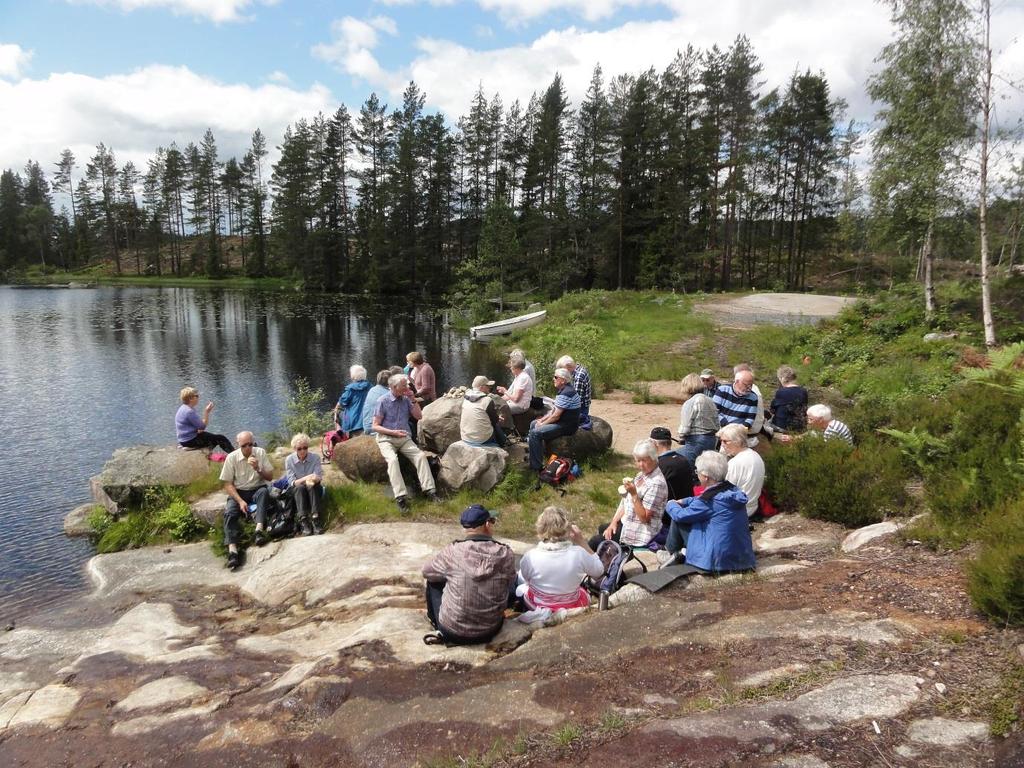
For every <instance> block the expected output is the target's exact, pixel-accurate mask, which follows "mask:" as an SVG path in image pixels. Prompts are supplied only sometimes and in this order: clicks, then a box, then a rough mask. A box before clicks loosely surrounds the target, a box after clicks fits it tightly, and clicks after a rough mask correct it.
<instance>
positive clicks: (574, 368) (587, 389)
mask: <svg viewBox="0 0 1024 768" xmlns="http://www.w3.org/2000/svg"><path fill="white" fill-rule="evenodd" d="M555 367H556V368H565V370H567V371H568V372H569V373H571V374H572V387H573V389H575V390H576V394H577V395H579V396H580V429H590V398H591V395H592V394H593V387H592V385H591V382H590V372H589V371H587V369H586V368H584V367H583V366H582V365H580V364H579V363H577V362H576V361H575V360H573V359H572V358H571V357H569V356H568V355H563V356H562V357H560V358H558V362H557V363H555Z"/></svg>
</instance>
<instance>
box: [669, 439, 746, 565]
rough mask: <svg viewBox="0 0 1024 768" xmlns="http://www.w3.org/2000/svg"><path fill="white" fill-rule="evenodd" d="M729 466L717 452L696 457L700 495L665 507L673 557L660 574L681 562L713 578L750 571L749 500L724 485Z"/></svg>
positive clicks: (729, 484) (740, 492)
mask: <svg viewBox="0 0 1024 768" xmlns="http://www.w3.org/2000/svg"><path fill="white" fill-rule="evenodd" d="M746 450H747V451H748V452H749V453H754V452H753V451H751V450H750V449H749V448H747V449H746ZM754 455H755V456H756V455H757V454H754ZM729 463H730V462H728V461H727V459H726V458H725V456H723V455H722V454H720V453H716V452H715V451H705V452H704V453H702V454H701V455H700V456H698V457H697V478H698V480H699V481H700V483H701V485H703V486H704V491H703V492H702V493H701V494H700V496H694V497H692V498H689V499H683V500H681V501H670V502H669V503H668V506H667V507H666V510H667V512H668V516H669V517H670V518H672V526H671V528H669V532H668V541H667V542H666V543H665V548H666V549H667V550H668V551H669V552H670V553H671V555H672V556H671V557H670V558H669V559H668V560H667V561H666V562H665V563H664V564H663V565H662V568H666V567H668V566H670V565H675V564H676V563H680V562H683V560H684V559H685V561H686V562H687V563H689V564H690V565H692V566H694V567H695V568H700V569H701V570H702V571H709V572H712V573H724V572H729V571H748V570H750V569H751V568H753V567H754V565H755V560H754V546H753V543H752V542H751V540H750V526H749V525H748V524H747V514H746V510H747V497H746V495H745V494H744V493H743V491H742V490H740V489H739V488H737V487H736V486H735V485H733V484H732V483H731V482H729V481H728V480H727V479H726V472H727V471H728V464H729Z"/></svg>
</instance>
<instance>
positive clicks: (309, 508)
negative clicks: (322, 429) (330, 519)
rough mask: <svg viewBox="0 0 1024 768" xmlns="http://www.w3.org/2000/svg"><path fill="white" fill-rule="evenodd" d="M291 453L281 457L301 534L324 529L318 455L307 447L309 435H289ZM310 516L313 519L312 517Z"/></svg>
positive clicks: (300, 433) (321, 477) (320, 469)
mask: <svg viewBox="0 0 1024 768" xmlns="http://www.w3.org/2000/svg"><path fill="white" fill-rule="evenodd" d="M292 450H293V451H294V452H293V453H290V454H288V458H286V459H285V460H284V469H285V476H286V477H287V478H288V490H289V492H290V493H291V494H292V498H293V499H294V500H295V517H296V522H297V523H298V524H299V533H300V534H301V535H303V536H311V535H312V534H315V533H316V534H319V533H323V528H322V527H321V525H322V521H323V511H322V508H323V494H324V487H323V479H324V473H323V469H322V468H321V466H320V457H319V456H317V455H316V454H315V453H313V452H312V451H310V450H309V435H307V434H305V433H303V432H299V433H298V434H297V435H295V437H293V438H292ZM311 518H312V519H311Z"/></svg>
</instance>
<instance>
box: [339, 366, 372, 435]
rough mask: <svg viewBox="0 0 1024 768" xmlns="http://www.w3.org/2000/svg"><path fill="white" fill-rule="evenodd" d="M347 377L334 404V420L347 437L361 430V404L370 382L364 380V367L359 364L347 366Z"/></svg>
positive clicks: (364, 400) (357, 433) (364, 399)
mask: <svg viewBox="0 0 1024 768" xmlns="http://www.w3.org/2000/svg"><path fill="white" fill-rule="evenodd" d="M348 377H349V379H350V381H349V383H348V384H347V385H346V386H345V389H344V390H343V391H342V393H341V396H340V397H338V403H337V405H335V406H334V421H335V423H336V424H337V425H338V429H340V430H341V431H342V432H344V433H345V434H346V435H348V436H349V437H355V436H356V435H359V434H362V431H363V405H364V404H365V403H366V395H367V393H368V392H369V390H370V382H368V381H367V380H366V369H365V368H364V367H363V366H361V365H353V366H352V367H351V368H349V369H348Z"/></svg>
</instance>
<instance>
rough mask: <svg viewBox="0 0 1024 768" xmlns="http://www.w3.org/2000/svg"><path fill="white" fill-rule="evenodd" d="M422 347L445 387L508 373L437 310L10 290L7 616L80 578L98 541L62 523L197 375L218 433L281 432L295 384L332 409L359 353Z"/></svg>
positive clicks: (6, 338) (118, 291)
mask: <svg viewBox="0 0 1024 768" xmlns="http://www.w3.org/2000/svg"><path fill="white" fill-rule="evenodd" d="M412 349H420V350H423V351H424V352H425V353H426V355H427V359H428V360H430V362H431V363H432V365H433V366H434V367H435V369H436V371H437V374H438V388H439V390H442V391H443V390H444V389H447V388H449V387H452V386H456V385H458V384H464V383H468V382H469V381H470V380H471V379H472V377H473V376H474V375H476V374H477V373H484V374H487V375H489V376H491V377H499V378H501V379H504V378H505V377H506V376H507V374H506V372H505V371H503V369H502V366H501V362H502V361H501V358H500V356H499V355H500V348H499V347H493V346H492V347H488V346H484V345H478V344H471V342H470V341H469V340H468V338H467V335H466V334H465V333H464V332H461V331H454V330H452V329H450V328H445V327H443V325H442V324H441V323H440V321H439V320H438V319H437V315H436V314H435V313H433V312H432V311H431V308H430V307H421V306H416V305H410V304H401V305H395V306H385V305H380V304H372V303H364V302H353V301H351V300H346V299H343V298H339V297H332V296H324V297H316V298H312V299H310V298H309V297H305V296H300V295H297V294H296V295H292V294H280V293H246V292H242V291H222V290H194V289H183V288H161V289H146V288H118V287H104V288H97V289H92V290H46V289H29V290H15V289H11V288H0V414H2V417H0V418H2V426H3V431H4V434H5V435H6V436H7V441H6V442H5V444H4V446H3V448H0V458H2V460H0V606H3V608H2V609H0V619H8V618H12V617H15V616H18V615H22V614H24V612H25V611H27V610H28V609H29V608H31V607H36V606H39V605H40V604H42V603H43V602H44V601H52V600H54V599H60V598H66V597H67V596H68V595H71V594H73V593H74V592H76V591H77V590H79V589H80V588H81V587H82V584H83V577H82V569H81V565H82V563H83V561H84V559H85V558H87V557H88V556H89V555H90V554H91V550H90V548H89V546H88V544H86V543H85V542H83V541H82V540H72V539H68V538H66V537H65V536H64V535H63V532H62V520H63V517H64V515H65V514H66V513H67V512H68V511H69V510H70V509H71V508H72V507H73V506H75V505H76V504H78V503H82V502H85V501H87V500H88V488H87V481H88V478H89V477H90V476H91V475H93V474H96V473H97V472H98V471H99V470H100V468H101V467H102V465H103V462H104V461H106V459H107V458H109V456H110V453H111V452H112V450H113V449H114V448H116V447H120V446H126V445H133V444H140V443H150V444H171V443H173V442H174V428H173V427H174V425H173V413H174V411H175V409H176V408H177V406H178V403H179V401H178V391H179V389H180V388H181V387H182V386H184V385H185V384H192V385H194V386H196V387H198V388H199V390H200V391H201V393H202V398H203V402H205V401H206V400H207V399H211V400H213V401H214V402H215V403H216V408H215V410H214V412H213V416H212V421H211V428H212V429H214V430H215V431H218V432H223V433H225V434H228V435H234V434H235V433H237V432H238V431H240V430H241V429H250V430H252V431H254V432H256V433H257V434H260V433H265V432H268V431H271V430H274V429H277V428H278V426H279V424H280V421H281V416H282V414H283V411H284V405H285V402H286V400H287V396H288V388H289V384H290V382H291V381H292V380H293V379H294V377H296V376H304V377H306V378H307V379H308V380H309V381H310V383H311V384H312V385H313V386H314V387H320V388H323V389H324V391H325V393H326V398H325V401H324V402H323V406H324V408H328V407H330V405H331V403H332V402H333V400H334V399H335V398H336V397H337V396H338V394H339V392H340V391H341V388H342V387H343V386H344V384H345V383H346V381H347V378H348V368H349V366H350V365H351V364H353V363H361V364H362V365H364V366H366V368H367V370H368V371H369V372H370V375H371V376H373V375H374V374H375V372H376V371H377V370H379V369H381V368H384V367H386V366H388V365H392V364H395V363H398V364H403V363H404V361H405V354H406V352H408V351H410V350H412Z"/></svg>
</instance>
